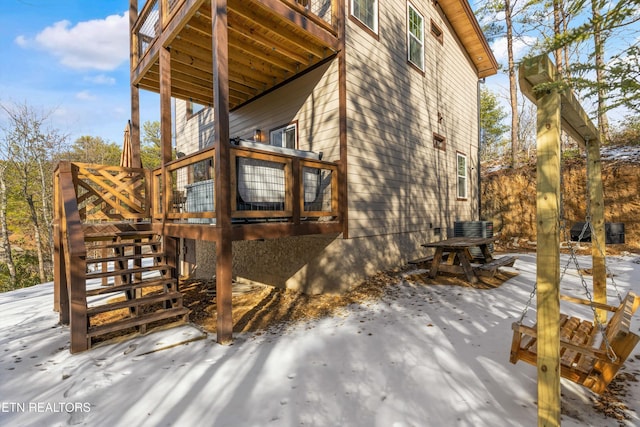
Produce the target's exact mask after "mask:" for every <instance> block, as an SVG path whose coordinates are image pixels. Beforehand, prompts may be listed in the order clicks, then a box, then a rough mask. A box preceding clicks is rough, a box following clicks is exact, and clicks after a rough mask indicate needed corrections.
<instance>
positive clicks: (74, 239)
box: [58, 162, 87, 257]
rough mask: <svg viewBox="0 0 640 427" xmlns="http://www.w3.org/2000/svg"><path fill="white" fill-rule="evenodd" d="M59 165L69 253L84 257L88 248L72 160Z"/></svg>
mask: <svg viewBox="0 0 640 427" xmlns="http://www.w3.org/2000/svg"><path fill="white" fill-rule="evenodd" d="M58 167H59V174H60V178H59V185H60V188H59V191H60V200H61V202H62V212H61V213H62V218H61V226H62V232H63V235H64V236H65V239H66V242H67V247H68V250H69V254H70V255H71V256H80V257H84V256H86V254H87V250H86V247H85V244H84V232H83V231H82V221H81V220H80V212H79V210H78V199H77V195H76V189H75V185H74V183H73V173H72V171H71V163H70V162H60V164H59V165H58Z"/></svg>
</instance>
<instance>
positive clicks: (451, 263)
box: [422, 236, 516, 283]
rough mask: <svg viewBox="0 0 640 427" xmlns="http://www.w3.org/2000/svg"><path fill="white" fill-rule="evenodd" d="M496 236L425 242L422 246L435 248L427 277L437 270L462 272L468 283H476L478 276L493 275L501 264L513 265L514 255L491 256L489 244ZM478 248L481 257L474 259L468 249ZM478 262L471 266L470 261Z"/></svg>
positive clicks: (452, 238) (432, 276)
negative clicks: (477, 264)
mask: <svg viewBox="0 0 640 427" xmlns="http://www.w3.org/2000/svg"><path fill="white" fill-rule="evenodd" d="M496 239H497V236H496V237H451V238H449V239H445V240H440V241H437V242H430V243H425V244H423V245H422V246H424V247H427V248H435V254H434V255H433V259H432V260H431V266H430V268H429V277H431V278H435V277H436V275H437V274H438V272H440V271H443V272H447V273H454V274H464V275H465V277H466V278H467V281H469V283H477V282H478V276H479V275H482V276H491V277H493V276H494V275H495V273H496V271H497V270H498V268H500V267H501V266H506V265H513V264H514V263H515V261H516V257H501V258H496V259H494V258H493V255H492V254H491V251H490V250H489V244H491V243H492V242H494V241H495V240H496ZM473 247H478V248H480V252H481V253H482V258H481V259H474V257H473V256H472V255H471V252H470V249H471V248H473ZM445 253H446V254H447V256H446V257H445ZM477 262H480V264H481V265H480V266H479V267H474V266H472V263H477Z"/></svg>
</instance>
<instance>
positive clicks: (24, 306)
mask: <svg viewBox="0 0 640 427" xmlns="http://www.w3.org/2000/svg"><path fill="white" fill-rule="evenodd" d="M580 261H581V267H589V264H590V260H589V258H587V257H584V258H580ZM564 262H565V259H563V261H562V263H563V265H564ZM609 267H610V268H611V270H612V271H613V272H614V273H615V274H616V283H617V285H618V287H619V288H620V292H621V293H623V294H624V293H626V291H627V290H629V289H634V290H635V291H636V292H640V280H639V279H640V258H638V257H637V256H618V257H610V258H609ZM515 268H516V269H517V270H518V271H519V273H520V274H519V275H518V276H516V277H515V278H513V279H511V280H509V281H507V282H506V283H504V284H503V285H502V286H501V287H499V288H497V289H489V290H483V289H473V288H462V287H454V286H442V285H441V286H424V285H419V284H414V283H410V282H409V281H406V280H399V283H398V284H397V285H395V286H392V287H390V288H389V290H388V292H387V294H386V295H385V296H384V297H383V299H382V300H380V301H378V302H372V303H368V304H362V305H352V306H349V307H348V309H347V310H345V311H344V313H343V314H342V315H340V316H336V317H333V318H327V319H323V320H319V321H313V322H308V323H301V324H297V325H292V326H291V325H290V326H288V327H286V328H283V329H281V330H274V331H271V332H267V333H262V334H241V335H237V336H236V340H235V342H234V344H233V345H231V346H220V345H217V344H216V343H215V337H213V336H208V337H206V338H204V339H200V340H197V338H199V337H201V336H202V335H203V333H202V332H200V331H199V330H198V329H196V328H195V327H193V326H189V325H186V326H182V327H179V328H174V329H171V330H165V331H160V332H156V333H151V334H149V335H147V336H143V337H139V338H136V339H134V340H130V341H126V342H121V343H117V344H110V345H104V346H99V347H96V348H94V349H92V350H91V351H88V352H85V353H82V354H78V355H70V354H69V351H68V348H69V342H68V341H69V330H68V328H66V327H61V326H58V325H57V320H58V316H57V313H54V312H52V310H51V307H52V300H53V296H52V284H51V283H47V284H43V285H38V286H35V287H32V288H28V289H22V290H18V291H14V292H10V293H5V294H0V313H1V314H0V316H1V319H2V322H1V324H0V425H2V426H54V425H55V426H57V425H89V426H170V425H173V426H197V425H207V426H233V427H237V426H367V427H368V426H397V427H401V426H438V427H440V426H474V427H477V426H492V427H496V426H509V427H511V426H532V425H535V424H536V422H537V421H536V420H537V418H536V416H537V409H536V370H535V368H534V367H533V366H529V365H526V364H524V363H522V362H520V363H518V364H517V365H512V364H510V363H509V361H508V357H509V348H510V343H511V336H512V333H511V323H512V322H513V321H515V320H516V319H517V318H519V316H520V313H521V312H522V309H523V307H524V304H525V302H526V300H527V299H528V297H529V294H530V292H531V290H532V285H533V282H534V279H535V256H534V255H532V254H519V259H518V261H517V262H516V264H515ZM580 289H581V287H580V284H579V278H578V275H577V273H576V270H575V268H574V267H570V269H569V271H568V273H567V274H566V276H565V278H564V280H563V284H562V291H563V292H564V293H569V294H574V295H578V294H580ZM615 301H616V299H615V292H614V291H613V290H611V292H610V302H611V303H615V304H616V305H617V303H616V302H615ZM563 304H564V303H563ZM576 310H578V309H576V308H575V307H570V306H564V305H563V311H564V312H576V313H579V314H581V315H582V317H585V318H590V312H589V309H588V308H586V307H581V308H579V311H576ZM534 317H535V313H533V312H530V313H529V315H528V319H532V318H534ZM639 325H640V313H639V314H637V315H636V317H635V318H634V323H633V325H632V331H635V332H636V333H637V331H638V326H639ZM175 344H178V345H175ZM639 347H640V346H639ZM622 372H627V373H630V374H634V375H639V376H640V348H636V350H635V351H634V353H633V354H632V355H631V356H630V358H629V360H628V361H627V363H626V365H625V368H624V370H623V371H622ZM562 386H563V413H564V415H563V424H564V425H566V426H598V427H599V426H617V425H620V421H617V420H614V419H611V418H605V417H604V416H603V415H602V414H600V413H599V412H597V411H596V410H595V409H594V408H593V403H592V401H593V399H594V396H595V395H593V394H592V393H591V392H590V391H588V390H585V389H584V388H582V387H580V386H577V385H575V384H572V383H569V382H565V381H564V380H563V383H562ZM624 387H625V389H626V395H625V396H623V397H622V399H624V401H623V402H624V403H625V404H626V405H627V406H628V408H629V409H628V410H627V411H626V413H627V415H628V417H629V419H628V420H626V421H624V422H623V424H622V425H640V417H639V412H640V385H639V383H636V382H631V381H628V382H626V383H625V386H624Z"/></svg>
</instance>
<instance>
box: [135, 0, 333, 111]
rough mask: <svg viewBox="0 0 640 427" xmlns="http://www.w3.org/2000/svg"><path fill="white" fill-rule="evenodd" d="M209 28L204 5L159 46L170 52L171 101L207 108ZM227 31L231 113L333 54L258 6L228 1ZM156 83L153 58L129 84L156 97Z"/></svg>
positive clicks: (210, 72) (240, 0)
mask: <svg viewBox="0 0 640 427" xmlns="http://www.w3.org/2000/svg"><path fill="white" fill-rule="evenodd" d="M211 26H212V18H211V4H210V2H204V3H203V4H202V5H201V6H200V7H199V8H198V10H197V12H196V13H195V14H193V16H191V17H190V18H189V20H188V22H187V23H186V25H184V26H181V28H180V30H179V31H178V32H177V33H176V34H175V37H173V38H172V39H171V40H170V41H169V42H168V43H167V42H165V43H164V44H165V46H168V47H169V48H170V51H171V95H172V96H173V97H176V98H180V99H185V100H192V101H193V102H197V103H199V104H202V105H212V104H213V61H212V55H213V54H212V36H211ZM227 27H228V39H229V107H230V108H231V109H233V108H234V107H237V106H239V105H241V104H243V103H245V102H247V101H248V100H250V99H252V98H254V97H256V96H258V95H260V94H261V93H264V92H265V91H268V90H269V89H271V88H273V87H275V86H277V85H279V84H281V83H282V82H284V81H286V80H287V79H289V78H291V77H292V76H294V75H295V74H298V73H300V72H302V71H304V70H306V69H308V68H310V67H313V66H314V65H316V64H318V63H319V62H321V61H323V60H324V59H326V58H327V57H329V56H332V55H333V54H335V50H334V48H332V47H331V46H329V45H327V43H326V41H322V40H320V39H318V38H316V37H314V36H313V35H312V34H311V33H309V32H307V31H305V30H304V29H302V28H301V27H300V26H298V25H296V24H295V23H293V22H292V21H291V20H289V19H286V18H285V17H283V16H282V15H281V14H278V13H274V11H273V10H271V9H270V8H268V7H267V6H265V5H264V4H263V2H260V1H256V0H229V1H228V6H227ZM149 53H151V52H149ZM155 55H156V56H157V52H156V53H155ZM159 81H160V74H159V67H158V60H157V58H156V59H154V62H153V64H152V65H151V67H149V69H148V70H147V71H146V72H144V73H143V74H141V75H140V77H139V80H138V81H134V83H137V84H138V85H139V87H140V88H143V89H147V90H150V91H153V92H159V90H160V84H159Z"/></svg>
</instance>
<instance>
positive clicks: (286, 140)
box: [269, 123, 298, 148]
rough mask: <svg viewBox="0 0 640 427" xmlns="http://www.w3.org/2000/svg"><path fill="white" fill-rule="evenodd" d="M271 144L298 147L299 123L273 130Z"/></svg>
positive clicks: (270, 135)
mask: <svg viewBox="0 0 640 427" xmlns="http://www.w3.org/2000/svg"><path fill="white" fill-rule="evenodd" d="M269 144H271V145H274V146H276V147H284V148H296V146H297V145H298V125H297V123H291V124H288V125H286V126H282V127H279V128H276V129H274V130H272V131H271V132H270V133H269Z"/></svg>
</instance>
